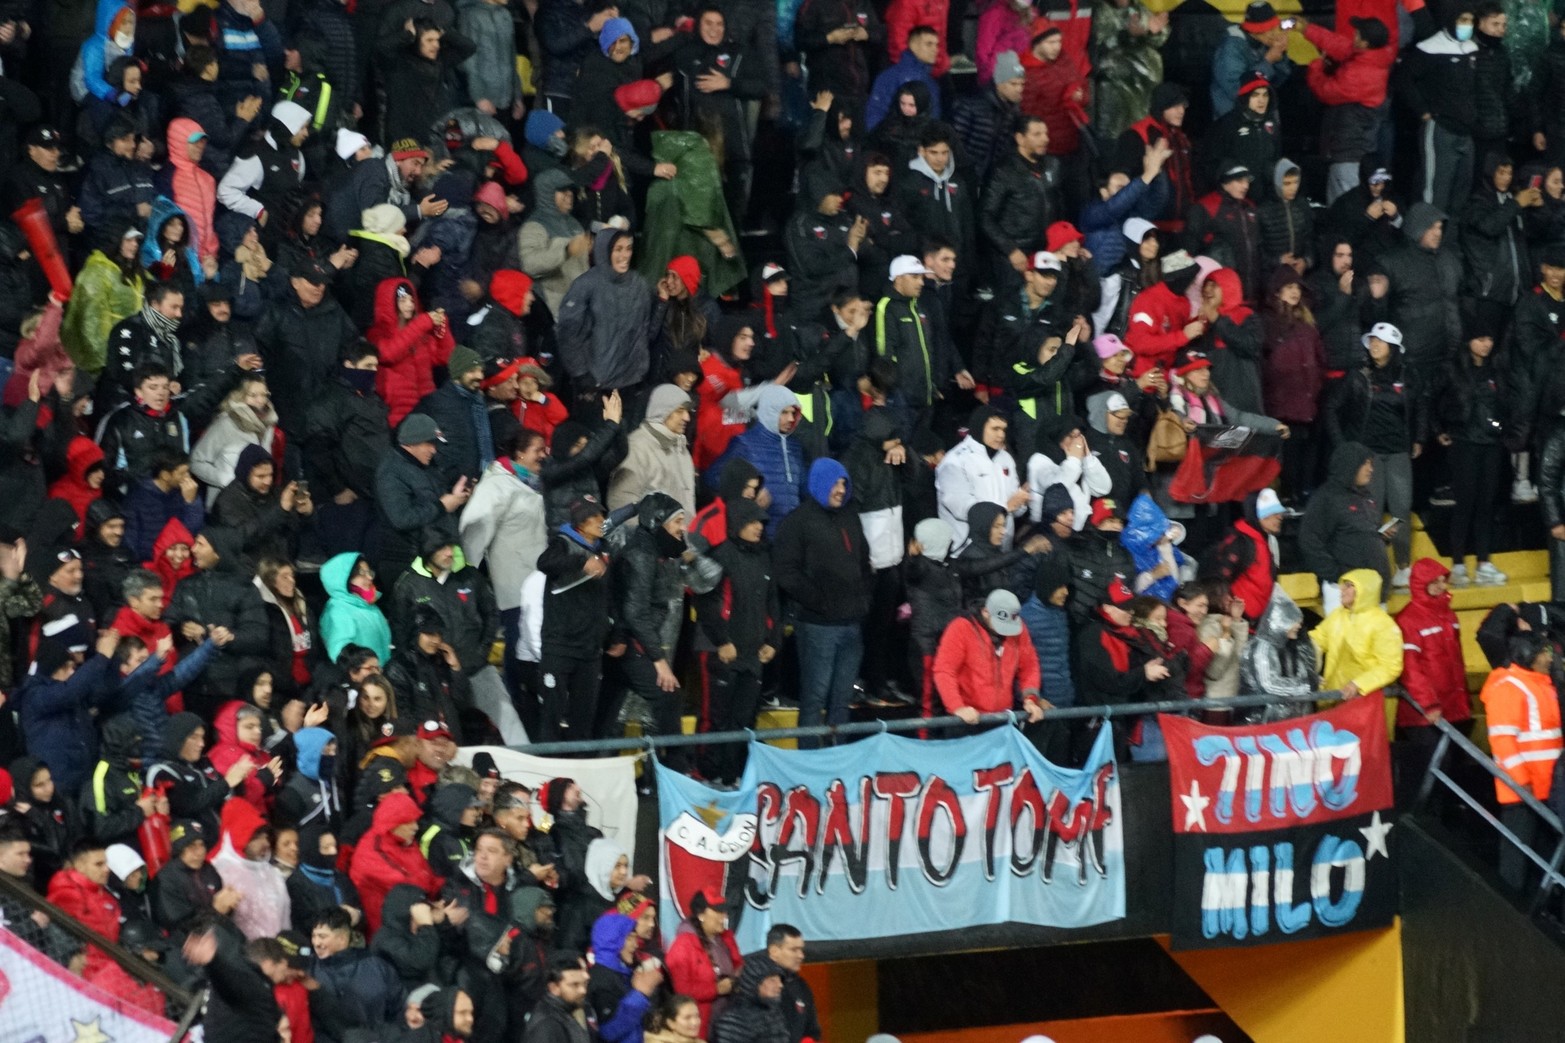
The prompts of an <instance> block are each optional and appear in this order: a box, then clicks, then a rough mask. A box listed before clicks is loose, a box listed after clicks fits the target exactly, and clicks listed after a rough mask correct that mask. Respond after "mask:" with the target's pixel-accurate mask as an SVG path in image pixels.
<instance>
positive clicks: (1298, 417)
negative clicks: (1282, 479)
mask: <svg viewBox="0 0 1565 1043" xmlns="http://www.w3.org/2000/svg"><path fill="white" fill-rule="evenodd" d="M1225 301H1226V298H1225ZM1264 351H1265V363H1264V365H1263V368H1262V371H1261V387H1262V389H1263V390H1264V393H1265V399H1266V415H1267V416H1269V417H1272V418H1273V419H1275V420H1281V421H1282V422H1283V423H1285V424H1311V423H1314V422H1315V417H1316V416H1317V415H1318V414H1319V412H1320V392H1321V386H1322V385H1323V384H1324V383H1325V381H1326V345H1325V344H1324V343H1323V342H1322V341H1321V339H1320V331H1319V330H1317V329H1316V328H1315V325H1314V323H1309V322H1305V321H1304V320H1303V319H1298V318H1285V317H1282V316H1279V315H1278V314H1277V313H1276V312H1268V313H1267V315H1266V346H1265V349H1264Z"/></svg>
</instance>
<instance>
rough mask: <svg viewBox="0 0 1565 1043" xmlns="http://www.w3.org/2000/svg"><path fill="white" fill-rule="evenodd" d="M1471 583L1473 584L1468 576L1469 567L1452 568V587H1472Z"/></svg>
mask: <svg viewBox="0 0 1565 1043" xmlns="http://www.w3.org/2000/svg"><path fill="white" fill-rule="evenodd" d="M1471 583H1472V580H1471V579H1469V578H1468V576H1467V566H1466V565H1452V566H1451V586H1453V587H1465V586H1468V585H1470V584H1471Z"/></svg>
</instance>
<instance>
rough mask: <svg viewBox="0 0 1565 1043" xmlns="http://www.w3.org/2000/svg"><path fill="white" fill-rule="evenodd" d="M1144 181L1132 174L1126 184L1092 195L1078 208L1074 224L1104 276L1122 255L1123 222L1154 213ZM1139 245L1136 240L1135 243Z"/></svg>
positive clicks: (1126, 242)
mask: <svg viewBox="0 0 1565 1043" xmlns="http://www.w3.org/2000/svg"><path fill="white" fill-rule="evenodd" d="M1152 201H1153V200H1152V199H1151V196H1149V195H1148V193H1147V183H1146V182H1145V181H1143V180H1141V179H1140V178H1139V177H1138V178H1132V179H1131V182H1130V184H1128V185H1126V186H1125V187H1124V188H1122V189H1120V190H1119V191H1118V192H1116V193H1114V195H1113V197H1112V198H1109V199H1094V200H1092V201H1091V202H1088V203H1085V204H1083V205H1082V208H1081V216H1080V217H1079V218H1078V219H1077V222H1076V227H1078V228H1080V229H1081V234H1082V238H1083V239H1084V240H1085V243H1086V247H1087V249H1088V250H1090V251H1092V264H1093V266H1094V267H1095V268H1097V270H1098V275H1099V276H1107V275H1108V274H1109V273H1111V272H1112V271H1114V269H1115V268H1116V267H1117V266H1118V265H1119V262H1121V261H1123V260H1124V259H1125V254H1126V253H1127V252H1129V250H1130V240H1128V239H1126V238H1125V232H1124V228H1125V222H1126V221H1127V220H1129V219H1130V218H1132V217H1145V218H1148V219H1149V220H1150V219H1151V218H1153V217H1155V216H1157V215H1156V213H1155V212H1153V211H1152V208H1151V207H1150V206H1147V205H1145V204H1146V203H1148V202H1152ZM1137 245H1140V244H1137Z"/></svg>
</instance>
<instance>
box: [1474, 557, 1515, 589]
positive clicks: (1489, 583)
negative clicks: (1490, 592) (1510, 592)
mask: <svg viewBox="0 0 1565 1043" xmlns="http://www.w3.org/2000/svg"><path fill="white" fill-rule="evenodd" d="M1473 578H1474V579H1475V580H1477V582H1478V585H1479V586H1480V587H1498V586H1501V585H1503V584H1505V583H1506V582H1508V581H1509V580H1510V578H1511V577H1509V576H1507V575H1506V574H1505V573H1503V572H1501V571H1500V570H1499V569H1497V568H1495V567H1494V566H1493V565H1491V564H1489V563H1488V562H1487V561H1480V562H1479V563H1478V571H1477V572H1476V573H1474V575H1473Z"/></svg>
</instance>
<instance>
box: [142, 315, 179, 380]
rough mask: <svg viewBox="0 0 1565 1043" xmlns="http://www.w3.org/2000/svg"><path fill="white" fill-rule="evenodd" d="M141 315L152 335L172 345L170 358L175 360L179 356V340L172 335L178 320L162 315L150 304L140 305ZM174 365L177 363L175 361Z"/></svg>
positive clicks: (177, 325)
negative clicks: (172, 349)
mask: <svg viewBox="0 0 1565 1043" xmlns="http://www.w3.org/2000/svg"><path fill="white" fill-rule="evenodd" d="M141 317H142V319H143V320H145V321H146V323H147V325H148V326H149V327H151V329H152V335H153V336H154V337H156V338H157V339H158V340H161V341H164V342H166V343H168V344H170V345H172V347H173V348H174V351H173V354H172V356H171V358H173V359H176V360H177V359H178V358H179V350H178V349H179V340H178V338H176V337H175V336H174V331H175V330H177V329H179V322H178V321H177V320H175V319H171V318H169V317H168V316H167V315H164V314H163V313H162V312H160V311H158V310H157V309H156V308H154V307H153V306H152V305H150V304H144V305H142V308H141ZM175 365H176V366H177V365H178V362H177V361H176V362H175ZM176 372H177V370H176Z"/></svg>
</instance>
